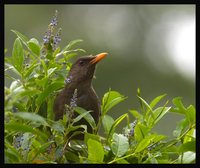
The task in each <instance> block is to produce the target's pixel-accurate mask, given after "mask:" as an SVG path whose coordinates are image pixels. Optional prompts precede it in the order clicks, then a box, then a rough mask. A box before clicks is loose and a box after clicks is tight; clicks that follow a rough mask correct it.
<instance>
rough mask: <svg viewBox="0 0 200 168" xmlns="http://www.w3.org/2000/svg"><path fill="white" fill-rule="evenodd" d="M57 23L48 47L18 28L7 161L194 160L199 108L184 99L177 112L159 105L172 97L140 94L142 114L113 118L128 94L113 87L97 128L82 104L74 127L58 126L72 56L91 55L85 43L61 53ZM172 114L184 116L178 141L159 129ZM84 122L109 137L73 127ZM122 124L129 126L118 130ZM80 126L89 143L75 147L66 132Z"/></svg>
mask: <svg viewBox="0 0 200 168" xmlns="http://www.w3.org/2000/svg"><path fill="white" fill-rule="evenodd" d="M56 26H57V14H56V15H55V16H54V17H53V19H52V21H51V23H50V24H49V26H48V30H47V32H46V33H45V35H44V38H43V43H42V44H40V43H39V42H38V40H37V39H35V38H31V39H29V38H27V37H26V36H24V35H23V34H21V33H20V32H18V31H16V30H12V31H13V32H14V33H15V34H16V35H17V38H16V40H15V42H14V45H13V50H12V56H11V57H6V58H5V67H6V68H5V76H6V77H7V78H9V79H11V80H12V83H11V85H10V87H9V88H8V87H5V121H4V122H5V123H4V124H5V134H4V135H5V138H4V141H5V148H4V151H5V161H4V162H5V163H37V164H39V163H51V164H57V163H108V164H111V163H119V164H121V163H125V164H126V163H127V164H128V163H132V164H144V163H195V160H196V155H195V154H196V146H195V144H196V136H195V127H196V124H195V123H196V121H195V113H196V110H195V108H194V106H192V105H190V106H188V107H185V106H184V105H183V104H182V101H181V98H180V97H176V98H174V99H173V100H172V102H173V107H170V106H168V102H169V101H168V100H167V101H166V102H165V103H164V105H163V106H160V107H157V104H158V103H159V102H160V101H161V100H163V99H164V98H165V97H166V94H164V95H160V96H158V97H156V98H154V99H153V100H152V101H151V102H150V103H148V102H146V101H145V100H144V99H143V98H142V97H141V94H140V89H138V90H137V97H138V100H139V102H140V105H141V111H137V110H134V109H133V110H129V111H128V112H127V113H125V114H123V115H121V116H119V117H118V118H117V119H115V120H114V119H113V118H112V117H111V116H110V115H109V114H108V112H109V111H110V110H111V109H112V107H114V106H116V105H117V104H118V103H120V102H122V101H125V99H126V97H125V96H123V95H121V94H120V93H119V92H117V91H113V90H111V89H109V91H108V92H106V93H105V94H104V96H103V98H102V105H101V110H102V115H101V117H100V120H99V122H98V124H97V125H96V124H95V122H94V119H93V118H92V116H91V115H90V113H89V112H88V111H86V110H84V109H82V108H80V107H70V108H71V110H72V111H75V112H77V113H79V116H78V117H77V118H75V119H74V120H73V121H72V122H70V123H69V122H68V121H69V118H68V117H67V114H65V115H64V116H63V119H61V120H59V121H54V120H53V119H54V113H53V102H54V98H55V95H56V94H57V92H59V91H60V89H62V88H63V87H64V85H65V83H64V81H65V78H66V75H67V74H68V72H69V70H70V67H71V62H70V59H71V58H73V57H75V56H76V55H77V54H78V53H79V52H85V51H84V50H83V49H80V48H78V49H74V47H75V45H77V44H78V43H79V42H81V41H82V40H74V41H71V42H70V43H69V44H68V45H66V47H64V48H63V49H62V50H61V49H60V47H59V46H58V44H59V42H60V40H61V39H60V31H61V29H58V31H57V32H56V33H54V31H55V30H56ZM10 71H12V75H10V74H9V72H10ZM169 112H172V113H178V114H180V115H183V116H184V119H182V120H181V121H180V122H179V123H178V124H177V127H176V128H175V129H174V132H173V135H174V138H172V139H169V138H168V137H167V136H166V135H165V134H158V133H156V132H153V131H152V129H153V128H154V127H155V125H156V124H157V123H158V122H159V121H160V120H161V119H162V118H163V117H165V115H166V114H167V113H169ZM130 116H131V117H130ZM81 118H85V119H86V120H87V122H88V123H89V124H90V125H91V127H92V128H93V130H98V129H99V128H100V127H101V126H102V128H103V131H104V134H103V135H99V134H98V132H95V131H94V133H93V134H90V133H87V127H86V125H79V126H74V124H75V123H76V122H78V121H79V120H80V119H81ZM131 118H134V120H132V119H131ZM123 120H125V121H126V126H125V127H124V128H123V129H122V130H121V133H117V132H116V128H117V127H118V126H119V124H120V123H121V122H122V121H123ZM80 127H81V128H84V141H76V140H72V141H70V142H69V139H68V138H66V137H67V135H69V133H70V132H72V131H73V134H72V135H71V136H74V135H76V134H78V133H80V131H76V130H77V129H78V128H80Z"/></svg>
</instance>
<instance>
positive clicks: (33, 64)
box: [24, 62, 38, 78]
mask: <svg viewBox="0 0 200 168" xmlns="http://www.w3.org/2000/svg"><path fill="white" fill-rule="evenodd" d="M36 66H38V64H36V62H34V63H32V64H31V66H30V67H29V68H28V69H25V72H24V77H25V78H30V75H31V74H32V72H33V70H34V69H35V67H36Z"/></svg>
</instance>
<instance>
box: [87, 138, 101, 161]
mask: <svg viewBox="0 0 200 168" xmlns="http://www.w3.org/2000/svg"><path fill="white" fill-rule="evenodd" d="M87 146H88V160H89V161H91V163H103V159H104V150H103V146H102V144H101V143H100V142H98V141H96V140H94V139H88V141H87Z"/></svg>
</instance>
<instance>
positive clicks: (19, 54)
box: [12, 38, 24, 74]
mask: <svg viewBox="0 0 200 168" xmlns="http://www.w3.org/2000/svg"><path fill="white" fill-rule="evenodd" d="M23 62H24V50H23V47H22V44H21V42H20V40H19V38H17V39H16V40H15V42H14V46H13V51H12V64H13V66H14V67H15V68H16V69H17V71H18V72H19V73H20V74H21V73H22V68H23Z"/></svg>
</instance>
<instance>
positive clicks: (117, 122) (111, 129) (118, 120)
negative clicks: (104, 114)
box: [108, 113, 128, 138]
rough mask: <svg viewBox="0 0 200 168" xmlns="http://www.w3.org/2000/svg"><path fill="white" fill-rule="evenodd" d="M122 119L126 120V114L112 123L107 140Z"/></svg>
mask: <svg viewBox="0 0 200 168" xmlns="http://www.w3.org/2000/svg"><path fill="white" fill-rule="evenodd" d="M124 118H128V114H127V113H125V114H123V115H121V116H120V117H118V118H117V119H116V120H115V122H114V123H113V125H112V127H111V128H110V131H109V134H108V135H109V136H108V138H110V137H111V136H112V135H113V132H114V131H115V128H116V127H117V125H118V124H119V123H120V122H121V121H122V120H123V119H124Z"/></svg>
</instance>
